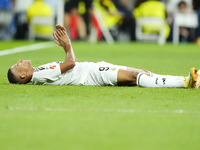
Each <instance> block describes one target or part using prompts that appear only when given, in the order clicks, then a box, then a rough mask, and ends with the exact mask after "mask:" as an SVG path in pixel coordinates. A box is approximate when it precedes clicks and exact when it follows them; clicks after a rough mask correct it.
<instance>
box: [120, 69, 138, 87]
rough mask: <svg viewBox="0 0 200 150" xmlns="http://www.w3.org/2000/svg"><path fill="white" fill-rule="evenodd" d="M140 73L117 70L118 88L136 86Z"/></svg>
mask: <svg viewBox="0 0 200 150" xmlns="http://www.w3.org/2000/svg"><path fill="white" fill-rule="evenodd" d="M139 73H140V72H138V71H133V70H125V69H119V71H118V73H117V85H118V86H135V85H137V76H138V74H139Z"/></svg>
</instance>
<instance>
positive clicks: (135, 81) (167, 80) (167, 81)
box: [117, 68, 196, 88]
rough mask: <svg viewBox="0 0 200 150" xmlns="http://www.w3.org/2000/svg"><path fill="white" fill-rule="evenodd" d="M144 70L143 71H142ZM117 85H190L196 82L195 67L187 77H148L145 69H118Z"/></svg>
mask: <svg viewBox="0 0 200 150" xmlns="http://www.w3.org/2000/svg"><path fill="white" fill-rule="evenodd" d="M144 72H145V73H144ZM117 81H118V85H119V86H134V85H139V86H143V87H177V88H178V87H191V88H193V87H194V86H195V83H196V69H195V68H192V69H191V72H190V75H189V76H188V77H186V78H185V77H177V76H162V75H160V76H159V77H150V76H149V74H148V73H146V70H140V69H134V68H132V69H129V70H124V69H119V71H118V74H117Z"/></svg>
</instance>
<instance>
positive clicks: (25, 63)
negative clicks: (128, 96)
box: [11, 59, 33, 74]
mask: <svg viewBox="0 0 200 150" xmlns="http://www.w3.org/2000/svg"><path fill="white" fill-rule="evenodd" d="M32 68H33V67H32V64H31V61H30V60H21V59H20V60H19V61H18V62H17V63H16V64H14V65H13V66H12V67H11V71H12V72H13V73H14V74H16V73H19V74H20V73H23V72H28V71H29V70H30V69H32Z"/></svg>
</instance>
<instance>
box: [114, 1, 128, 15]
mask: <svg viewBox="0 0 200 150" xmlns="http://www.w3.org/2000/svg"><path fill="white" fill-rule="evenodd" d="M112 1H113V3H114V4H115V6H116V8H117V10H118V11H119V12H121V13H123V14H125V15H126V16H132V13H131V9H130V6H129V2H128V0H112Z"/></svg>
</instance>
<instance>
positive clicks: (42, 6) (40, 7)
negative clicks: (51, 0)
mask: <svg viewBox="0 0 200 150" xmlns="http://www.w3.org/2000/svg"><path fill="white" fill-rule="evenodd" d="M52 15H53V10H52V8H51V7H50V6H49V5H48V4H47V3H45V2H44V1H43V0H35V1H34V2H33V4H32V5H31V6H30V7H29V8H28V10H27V23H28V24H29V23H30V21H31V19H32V18H33V17H47V18H48V17H52ZM53 29H54V26H53V25H52V26H49V25H41V26H39V25H38V26H36V27H35V31H34V32H35V33H36V34H41V35H51V34H52V31H53ZM29 32H30V31H29Z"/></svg>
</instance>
